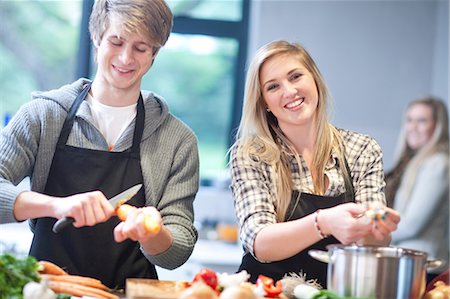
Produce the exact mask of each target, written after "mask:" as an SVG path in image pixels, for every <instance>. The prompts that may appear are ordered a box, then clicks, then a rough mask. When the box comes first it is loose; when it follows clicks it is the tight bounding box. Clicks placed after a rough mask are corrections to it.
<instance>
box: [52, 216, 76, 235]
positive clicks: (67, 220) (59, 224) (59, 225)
mask: <svg viewBox="0 0 450 299" xmlns="http://www.w3.org/2000/svg"><path fill="white" fill-rule="evenodd" d="M74 222H75V219H74V218H72V217H63V218H61V219H59V220H58V221H56V222H55V224H54V225H53V228H52V230H53V232H54V233H59V232H60V231H62V230H63V229H64V228H66V227H67V226H68V225H70V224H72V223H74Z"/></svg>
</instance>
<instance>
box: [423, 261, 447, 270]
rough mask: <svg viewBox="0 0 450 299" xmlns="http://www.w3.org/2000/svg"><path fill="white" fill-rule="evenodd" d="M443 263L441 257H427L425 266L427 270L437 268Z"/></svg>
mask: <svg viewBox="0 0 450 299" xmlns="http://www.w3.org/2000/svg"><path fill="white" fill-rule="evenodd" d="M444 264H445V261H443V260H441V259H427V262H426V264H425V267H426V268H427V270H433V269H437V268H439V267H441V266H443V265H444Z"/></svg>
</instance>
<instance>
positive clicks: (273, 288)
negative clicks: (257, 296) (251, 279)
mask: <svg viewBox="0 0 450 299" xmlns="http://www.w3.org/2000/svg"><path fill="white" fill-rule="evenodd" d="M256 285H258V286H259V285H262V287H263V290H264V292H266V297H269V298H275V297H278V295H280V294H281V292H282V291H283V285H282V284H281V281H280V280H279V281H277V283H276V284H275V285H274V284H273V279H272V278H270V277H267V276H264V275H262V274H260V275H259V276H258V280H257V281H256Z"/></svg>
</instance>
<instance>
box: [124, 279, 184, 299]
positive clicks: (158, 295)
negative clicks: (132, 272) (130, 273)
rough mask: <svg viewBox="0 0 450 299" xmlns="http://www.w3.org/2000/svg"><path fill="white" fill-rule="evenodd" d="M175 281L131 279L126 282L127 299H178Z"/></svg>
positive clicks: (178, 293)
mask: <svg viewBox="0 0 450 299" xmlns="http://www.w3.org/2000/svg"><path fill="white" fill-rule="evenodd" d="M175 285H176V282H175V281H167V280H155V279H141V278H129V279H127V282H126V294H127V299H177V298H178V296H179V295H180V291H177V290H176V287H175Z"/></svg>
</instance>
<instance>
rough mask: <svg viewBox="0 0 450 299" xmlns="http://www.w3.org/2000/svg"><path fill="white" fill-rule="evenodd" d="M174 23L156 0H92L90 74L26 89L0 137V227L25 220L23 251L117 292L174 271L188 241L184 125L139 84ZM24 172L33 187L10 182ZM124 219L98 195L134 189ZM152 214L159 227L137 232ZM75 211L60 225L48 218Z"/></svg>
mask: <svg viewBox="0 0 450 299" xmlns="http://www.w3.org/2000/svg"><path fill="white" fill-rule="evenodd" d="M172 23H173V16H172V13H171V11H170V9H169V7H168V6H167V4H166V3H165V2H164V0H152V1H148V0H98V1H96V3H95V6H94V8H93V12H92V15H91V19H90V28H89V29H90V32H91V39H92V42H93V44H94V46H95V53H96V62H97V63H98V68H97V73H96V75H95V79H94V80H93V81H92V82H91V81H90V80H87V79H83V78H82V79H79V80H78V81H76V82H74V83H72V84H70V85H66V86H63V87H61V88H59V89H57V90H52V91H48V92H39V93H34V94H33V100H32V101H31V102H29V103H27V104H25V105H24V106H23V107H22V108H21V109H20V111H18V112H17V114H16V115H15V116H14V118H13V119H12V120H11V122H10V124H9V125H8V126H7V127H5V128H4V129H3V130H2V131H1V134H0V153H1V154H0V190H1V192H0V223H8V222H16V221H24V220H26V219H32V222H31V227H32V230H33V232H34V238H33V242H32V245H31V249H30V255H33V256H35V257H36V258H37V259H39V260H49V261H52V262H54V263H56V264H57V265H59V266H61V267H63V268H65V269H66V270H67V271H68V272H69V273H70V274H78V275H85V276H90V277H96V278H98V279H100V280H102V281H103V282H104V283H105V284H106V285H108V286H110V287H119V288H123V287H124V286H125V280H126V278H128V277H146V278H157V273H156V271H155V267H154V265H158V266H161V267H164V268H168V269H174V268H176V267H178V266H180V265H182V264H183V263H184V262H185V261H186V260H187V259H188V257H189V256H190V254H191V253H192V250H193V247H194V244H195V242H196V240H197V232H196V230H195V228H194V226H193V200H194V197H195V194H196V192H197V190H198V150H197V139H196V137H195V135H194V134H193V132H192V131H191V130H190V129H189V128H187V127H186V126H185V125H184V124H183V123H181V122H180V121H179V120H177V119H176V118H175V117H174V116H173V115H171V114H170V113H169V112H168V108H167V106H166V104H165V103H164V101H163V100H162V99H161V98H160V97H159V96H157V95H155V94H154V93H151V92H144V91H142V92H141V80H142V77H143V76H144V74H145V73H147V71H148V70H149V69H150V67H151V66H152V64H153V61H154V59H155V57H156V55H157V53H158V51H159V49H160V48H161V47H162V46H163V45H164V44H165V43H166V41H167V39H168V37H169V34H170V31H171V28H172ZM26 176H29V177H30V179H31V191H24V192H21V190H20V189H18V188H17V187H16V186H15V185H17V184H18V183H19V182H20V181H21V180H22V179H23V178H24V177H26ZM138 183H142V184H143V188H142V189H141V190H140V191H139V192H138V194H137V195H136V196H135V197H133V199H131V200H130V203H131V204H132V205H134V206H137V207H145V208H141V209H136V210H134V211H133V212H132V213H131V214H130V215H129V216H128V218H127V219H126V221H125V222H120V221H119V220H118V218H117V217H113V216H114V207H113V206H112V205H111V204H110V203H109V202H108V200H107V199H108V198H111V197H112V196H114V195H116V194H118V193H120V192H122V191H123V190H125V189H127V188H129V187H131V186H133V185H136V184H138ZM145 215H150V216H151V217H153V218H154V219H156V221H157V222H158V223H159V225H160V226H161V230H159V232H148V231H146V230H145V228H144V225H143V223H144V218H145V217H144V216H145ZM62 217H72V218H74V220H75V221H74V223H73V226H70V227H68V228H66V229H64V230H63V231H61V232H60V233H57V234H56V233H54V232H53V231H52V227H53V225H54V223H55V221H56V220H57V219H60V218H62Z"/></svg>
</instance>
